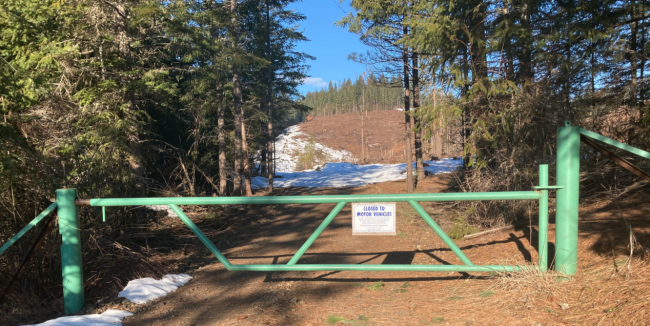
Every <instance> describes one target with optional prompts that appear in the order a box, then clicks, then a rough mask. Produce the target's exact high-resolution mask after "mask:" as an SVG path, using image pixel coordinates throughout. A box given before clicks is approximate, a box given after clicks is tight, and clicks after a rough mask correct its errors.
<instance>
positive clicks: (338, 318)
mask: <svg viewBox="0 0 650 326" xmlns="http://www.w3.org/2000/svg"><path fill="white" fill-rule="evenodd" d="M325 322H326V323H328V324H336V323H338V322H341V323H346V322H348V320H347V318H345V317H342V316H336V315H329V316H327V319H326V320H325Z"/></svg>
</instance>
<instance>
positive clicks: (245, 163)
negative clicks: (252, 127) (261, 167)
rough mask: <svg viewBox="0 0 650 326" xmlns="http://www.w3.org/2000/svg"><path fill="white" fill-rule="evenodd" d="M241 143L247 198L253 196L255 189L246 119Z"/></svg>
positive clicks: (243, 124) (242, 127)
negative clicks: (252, 184) (252, 186)
mask: <svg viewBox="0 0 650 326" xmlns="http://www.w3.org/2000/svg"><path fill="white" fill-rule="evenodd" d="M241 143H242V155H243V169H244V183H245V185H246V196H252V195H253V189H252V188H251V167H250V165H249V162H250V161H249V156H248V141H247V140H246V123H245V122H244V119H242V122H241Z"/></svg>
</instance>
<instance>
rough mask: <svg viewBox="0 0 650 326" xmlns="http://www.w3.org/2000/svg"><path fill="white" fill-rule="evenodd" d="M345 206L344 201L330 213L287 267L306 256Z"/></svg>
mask: <svg viewBox="0 0 650 326" xmlns="http://www.w3.org/2000/svg"><path fill="white" fill-rule="evenodd" d="M345 204H347V202H344V201H342V202H340V203H338V204H336V207H334V209H333V210H332V211H331V212H330V214H329V215H327V217H326V218H325V220H324V221H323V222H322V223H321V224H320V225H319V226H318V228H317V229H316V231H314V233H313V234H312V235H311V236H310V237H309V239H307V241H305V243H304V244H303V245H302V247H300V249H298V251H297V252H296V254H295V255H293V257H291V260H289V262H288V263H287V265H295V264H296V263H297V262H298V260H300V257H302V255H304V254H305V252H306V251H307V249H309V247H311V245H312V244H313V243H314V241H316V239H317V238H318V237H319V236H320V234H321V233H323V231H324V230H325V228H327V226H328V225H330V223H331V222H332V220H334V218H335V217H336V215H337V214H338V213H339V212H340V211H341V209H343V207H344V206H345Z"/></svg>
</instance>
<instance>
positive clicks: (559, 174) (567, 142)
mask: <svg viewBox="0 0 650 326" xmlns="http://www.w3.org/2000/svg"><path fill="white" fill-rule="evenodd" d="M581 135H582V137H589V138H590V139H595V140H598V141H601V142H604V143H606V144H609V145H612V146H615V147H618V148H621V149H624V150H627V151H629V152H631V153H634V154H637V155H639V156H641V157H644V158H648V159H650V153H648V152H646V151H643V150H640V149H638V148H634V147H631V146H628V145H625V144H623V143H620V142H617V141H615V140H613V139H609V138H607V137H604V136H602V135H598V134H595V133H593V132H590V131H588V130H585V129H582V128H580V127H573V126H571V125H570V123H568V122H567V124H566V126H565V127H560V128H559V129H558V137H557V145H558V147H557V171H556V183H557V185H555V186H549V184H548V165H540V166H539V185H538V186H536V187H534V189H533V190H531V191H511V192H478V193H432V194H396V195H383V194H382V195H333V196H277V197H273V196H270V197H192V198H179V197H172V198H107V199H99V198H97V199H78V198H77V191H76V189H60V190H57V192H56V195H57V197H56V202H54V203H52V204H51V205H50V206H49V207H48V208H47V209H46V210H45V211H43V212H42V213H41V214H39V215H38V216H37V217H36V218H35V219H34V220H33V221H32V222H30V223H29V224H28V225H27V226H26V227H25V228H23V229H22V230H21V231H20V232H18V233H17V234H16V235H15V236H14V237H12V238H11V239H10V240H9V241H8V242H7V243H5V244H4V245H3V246H2V247H0V254H2V252H4V251H5V250H6V249H7V248H8V247H9V246H11V245H12V244H13V243H14V242H16V240H18V239H19V238H20V237H21V236H22V235H24V234H25V233H26V232H27V231H29V229H31V228H32V227H33V226H34V225H36V224H37V223H38V222H39V221H41V220H42V219H43V218H44V217H45V216H46V215H48V214H49V213H51V212H52V211H53V210H54V209H55V208H56V209H57V210H58V214H59V233H60V234H61V238H62V244H61V267H62V276H63V298H64V305H65V313H66V314H72V313H75V312H77V311H79V310H80V309H81V308H82V307H83V305H84V292H83V267H82V258H81V257H82V256H81V236H80V232H79V218H78V211H77V206H95V207H102V208H105V207H106V206H142V205H168V206H169V207H170V208H171V209H172V210H173V211H174V212H175V213H176V214H177V215H178V216H179V217H180V219H181V220H182V221H183V222H184V223H185V224H186V225H187V226H188V227H189V228H190V230H192V232H194V234H195V235H196V236H197V237H198V238H199V240H201V242H202V243H203V244H204V245H205V246H206V247H207V248H208V249H209V250H210V251H211V252H212V254H213V255H214V256H215V257H216V258H217V260H219V262H220V263H221V264H223V265H224V266H225V267H226V269H227V270H229V271H257V272H286V271H438V272H493V271H519V270H521V269H522V268H524V267H520V266H511V265H475V264H474V263H472V261H470V259H469V258H467V256H466V255H465V254H464V253H463V252H462V250H461V249H460V248H459V247H458V246H457V245H456V244H455V243H454V242H453V241H452V240H451V239H450V238H449V236H447V234H446V233H445V232H444V231H443V230H442V228H440V226H439V225H438V224H437V223H436V222H435V221H434V220H433V219H432V218H431V216H429V214H428V213H427V212H426V211H425V210H424V209H423V208H422V206H420V204H419V203H418V202H429V201H486V200H487V201H489V200H537V201H538V202H539V243H538V253H539V261H538V267H537V268H539V269H540V270H542V271H545V270H546V268H547V265H548V261H547V259H548V236H547V231H548V199H549V196H548V191H549V190H557V200H556V232H555V248H556V251H555V258H554V259H555V268H556V270H557V271H560V272H562V273H565V274H567V275H572V274H575V272H576V267H577V262H578V198H579V196H578V194H579V182H580V179H579V173H580V138H581ZM387 201H391V202H407V203H409V204H410V205H411V206H412V207H413V208H414V209H415V211H416V212H417V213H418V214H419V215H420V216H421V217H422V218H423V219H424V221H425V222H426V223H427V224H428V225H429V226H430V227H431V229H433V231H434V232H435V233H436V234H437V235H438V236H439V237H440V238H441V239H442V240H443V241H444V243H445V244H446V245H447V246H449V248H450V249H451V251H452V252H453V253H454V254H456V256H457V257H458V258H459V259H460V260H461V262H462V263H463V264H462V265H398V264H392V265H391V264H388V265H383V264H382V265H376V264H361V265H358V264H300V263H299V260H300V258H301V257H302V256H303V254H305V252H306V251H307V250H308V249H309V248H310V246H311V245H312V244H313V243H314V241H315V240H316V239H317V238H318V236H319V235H320V234H321V233H322V232H323V230H325V228H327V226H328V225H329V224H330V223H331V222H332V220H333V219H334V218H335V217H336V215H337V214H338V213H339V212H340V211H341V209H342V208H343V207H344V206H345V205H346V204H347V203H359V202H364V203H370V202H387ZM278 204H336V206H335V207H334V208H333V209H332V211H331V212H330V213H329V215H327V217H326V218H325V219H324V220H323V222H322V223H321V224H320V225H319V226H318V228H317V229H316V230H315V231H314V233H313V234H312V235H311V236H310V237H309V238H308V239H307V241H305V243H304V244H303V245H302V246H301V247H300V249H298V251H297V252H296V253H295V254H294V255H293V257H292V258H291V259H290V260H289V262H287V263H286V264H271V265H236V264H232V263H230V262H229V261H228V259H227V258H226V257H225V256H224V255H223V254H222V253H221V252H220V251H219V249H217V247H216V246H215V245H214V244H213V243H212V242H211V241H210V240H209V239H208V238H207V237H206V236H205V234H203V232H201V230H199V228H198V227H197V226H196V225H195V224H194V223H193V222H192V221H191V220H190V219H189V218H188V217H187V215H185V213H184V212H183V211H182V210H181V209H180V207H179V205H278Z"/></svg>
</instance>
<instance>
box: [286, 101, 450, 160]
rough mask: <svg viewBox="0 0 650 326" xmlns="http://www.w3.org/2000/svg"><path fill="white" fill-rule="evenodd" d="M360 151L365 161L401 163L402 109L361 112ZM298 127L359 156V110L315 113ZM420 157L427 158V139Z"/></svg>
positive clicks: (319, 141)
mask: <svg viewBox="0 0 650 326" xmlns="http://www.w3.org/2000/svg"><path fill="white" fill-rule="evenodd" d="M363 119H364V121H363V124H364V128H363V133H364V152H365V155H364V156H365V157H366V160H365V162H367V163H401V162H404V161H406V157H405V153H404V149H405V148H406V142H405V137H404V133H405V131H404V112H401V111H398V110H380V111H368V112H367V114H364V115H363ZM298 126H299V128H300V131H302V132H304V133H305V134H307V135H311V136H314V138H315V139H316V141H317V142H318V143H321V144H323V145H325V146H327V147H329V148H332V149H335V150H344V151H348V152H350V153H351V154H352V157H353V159H354V160H355V161H357V162H358V161H360V160H361V114H359V113H347V114H337V115H330V116H326V117H317V118H314V119H313V120H311V121H307V122H303V123H301V124H300V125H298ZM423 149H424V158H425V159H427V160H428V159H430V158H431V157H432V156H433V150H432V146H431V143H430V142H425V143H424V144H423ZM458 155H459V153H458V151H453V152H452V151H450V153H445V154H444V155H443V157H449V156H458Z"/></svg>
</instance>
